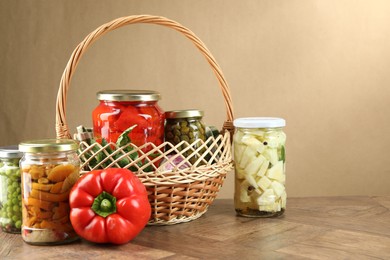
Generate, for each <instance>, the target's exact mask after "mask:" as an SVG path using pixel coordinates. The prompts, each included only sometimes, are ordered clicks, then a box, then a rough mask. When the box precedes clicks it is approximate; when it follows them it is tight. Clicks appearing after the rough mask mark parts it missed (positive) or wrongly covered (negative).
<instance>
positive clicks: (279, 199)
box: [233, 117, 287, 217]
mask: <svg viewBox="0 0 390 260" xmlns="http://www.w3.org/2000/svg"><path fill="white" fill-rule="evenodd" d="M285 125H286V123H285V120H284V119H282V118H272V117H247V118H238V119H236V120H234V126H235V127H236V132H235V134H234V137H233V149H234V161H235V192H234V206H235V209H236V212H237V214H238V215H239V216H246V217H275V216H280V215H282V214H283V212H284V211H285V209H286V199H287V194H286V188H285V183H286V172H285V169H286V153H285V144H286V134H285V133H284V132H283V127H284V126H285Z"/></svg>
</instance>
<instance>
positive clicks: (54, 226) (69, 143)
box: [19, 139, 80, 245]
mask: <svg viewBox="0 0 390 260" xmlns="http://www.w3.org/2000/svg"><path fill="white" fill-rule="evenodd" d="M77 148H78V144H77V143H76V142H75V141H73V140H66V139H45V140H36V141H29V142H24V143H21V144H19V149H20V151H22V152H24V156H23V158H22V159H21V160H20V168H21V170H22V206H23V211H22V216H23V221H22V238H23V240H24V241H25V242H27V243H29V244H35V245H51V244H64V243H69V242H72V241H74V240H76V239H78V236H77V234H76V232H75V231H74V230H73V227H72V224H71V222H70V220H69V214H70V207H69V192H70V190H71V188H72V187H73V185H74V184H75V183H76V181H77V180H78V179H79V174H80V161H79V158H78V156H77V153H76V151H77Z"/></svg>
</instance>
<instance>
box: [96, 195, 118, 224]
mask: <svg viewBox="0 0 390 260" xmlns="http://www.w3.org/2000/svg"><path fill="white" fill-rule="evenodd" d="M91 208H92V210H93V211H94V212H95V213H96V214H98V215H99V216H102V217H103V218H105V217H107V216H109V215H111V214H113V213H115V212H116V198H115V197H114V196H112V195H111V194H110V193H108V192H105V191H103V192H102V193H100V194H99V196H97V197H96V198H95V200H94V201H93V204H92V207H91Z"/></svg>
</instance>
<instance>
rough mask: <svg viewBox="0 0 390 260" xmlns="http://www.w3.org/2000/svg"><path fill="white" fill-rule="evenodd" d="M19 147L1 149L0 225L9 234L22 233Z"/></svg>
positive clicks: (20, 156)
mask: <svg viewBox="0 0 390 260" xmlns="http://www.w3.org/2000/svg"><path fill="white" fill-rule="evenodd" d="M22 156H23V153H21V152H19V150H18V147H17V146H8V147H0V225H1V229H2V230H3V231H5V232H8V233H20V227H21V225H22V199H21V198H22V196H21V185H20V181H21V179H20V169H19V160H20V158H22Z"/></svg>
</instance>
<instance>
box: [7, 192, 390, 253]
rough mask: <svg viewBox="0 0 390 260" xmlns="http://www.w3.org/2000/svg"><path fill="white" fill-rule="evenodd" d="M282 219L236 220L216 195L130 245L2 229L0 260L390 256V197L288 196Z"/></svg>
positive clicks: (230, 208)
mask: <svg viewBox="0 0 390 260" xmlns="http://www.w3.org/2000/svg"><path fill="white" fill-rule="evenodd" d="M287 203H288V206H287V210H286V212H285V215H284V216H282V217H279V218H268V219H261V218H243V217H237V216H236V215H235V212H234V208H233V203H232V200H216V201H215V202H214V204H213V205H212V206H211V207H210V208H209V210H208V211H207V213H206V214H205V215H203V216H202V217H201V218H199V219H197V220H194V221H192V222H189V223H184V224H177V225H174V226H148V227H146V228H145V229H144V230H143V231H142V232H141V234H140V235H139V236H138V237H137V238H135V240H133V241H132V242H130V243H128V244H125V245H122V246H113V245H96V244H92V243H89V242H86V241H84V240H82V241H78V242H75V243H72V244H68V245H61V246H31V245H28V244H26V243H24V242H23V241H22V238H21V236H20V235H13V234H6V233H1V232H0V241H1V242H0V259H24V258H25V259H40V260H42V259H240V260H244V259H305V258H306V259H390V211H389V209H390V197H327V198H289V199H288V202H287Z"/></svg>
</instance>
